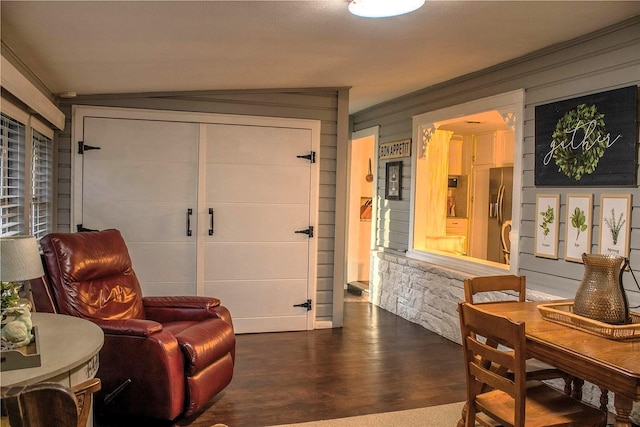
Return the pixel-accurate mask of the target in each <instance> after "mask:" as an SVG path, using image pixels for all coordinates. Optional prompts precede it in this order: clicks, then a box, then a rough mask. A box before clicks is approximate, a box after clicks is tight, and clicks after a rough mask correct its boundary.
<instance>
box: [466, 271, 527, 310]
mask: <svg viewBox="0 0 640 427" xmlns="http://www.w3.org/2000/svg"><path fill="white" fill-rule="evenodd" d="M505 291H511V292H513V293H515V294H516V299H517V300H518V301H520V302H523V301H526V297H527V279H526V277H525V276H515V275H511V274H507V275H501V276H481V277H473V278H471V279H466V280H465V281H464V297H465V301H466V302H468V303H471V304H475V303H477V302H479V301H477V299H478V298H475V296H476V295H478V294H482V293H488V292H505ZM506 299H508V297H507V296H506V294H505V295H501V300H506Z"/></svg>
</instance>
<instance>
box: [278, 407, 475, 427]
mask: <svg viewBox="0 0 640 427" xmlns="http://www.w3.org/2000/svg"><path fill="white" fill-rule="evenodd" d="M463 405H464V402H457V403H449V404H447V405H440V406H430V407H428V408H418V409H408V410H406V411H396V412H383V413H380V414H369V415H361V416H357V417H348V418H336V419H333V420H323V421H311V422H307V423H298V424H282V425H279V426H275V427H374V426H375V427H455V426H456V424H457V423H458V420H459V419H460V413H461V411H462V406H463Z"/></svg>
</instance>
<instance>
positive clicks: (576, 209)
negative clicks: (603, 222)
mask: <svg viewBox="0 0 640 427" xmlns="http://www.w3.org/2000/svg"><path fill="white" fill-rule="evenodd" d="M592 211H593V194H567V219H566V221H565V224H566V232H565V242H564V246H565V255H564V259H566V260H567V261H574V262H582V254H584V253H587V254H589V253H591V225H592V222H593V220H592V214H591V213H592Z"/></svg>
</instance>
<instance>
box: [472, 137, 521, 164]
mask: <svg viewBox="0 0 640 427" xmlns="http://www.w3.org/2000/svg"><path fill="white" fill-rule="evenodd" d="M473 141H474V147H473V164H474V165H475V166H480V165H486V166H491V167H502V166H513V159H514V132H513V131H512V130H499V131H495V132H489V133H484V134H477V135H474V138H473Z"/></svg>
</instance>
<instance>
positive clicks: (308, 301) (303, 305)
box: [293, 299, 311, 311]
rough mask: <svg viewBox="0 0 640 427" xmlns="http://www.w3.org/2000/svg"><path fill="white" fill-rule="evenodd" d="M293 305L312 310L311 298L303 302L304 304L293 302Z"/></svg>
mask: <svg viewBox="0 0 640 427" xmlns="http://www.w3.org/2000/svg"><path fill="white" fill-rule="evenodd" d="M293 306H294V307H302V308H306V309H307V311H311V300H310V299H308V300H307V302H303V303H302V304H293Z"/></svg>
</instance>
